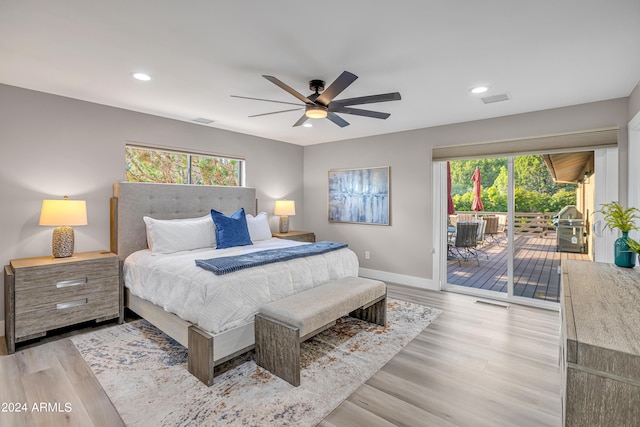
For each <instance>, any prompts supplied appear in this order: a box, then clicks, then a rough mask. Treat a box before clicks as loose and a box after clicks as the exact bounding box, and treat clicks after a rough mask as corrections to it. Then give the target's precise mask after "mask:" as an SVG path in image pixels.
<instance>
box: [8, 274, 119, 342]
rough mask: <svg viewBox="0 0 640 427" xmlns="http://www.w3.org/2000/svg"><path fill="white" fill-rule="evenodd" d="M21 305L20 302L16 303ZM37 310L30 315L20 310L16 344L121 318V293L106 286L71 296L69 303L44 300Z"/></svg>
mask: <svg viewBox="0 0 640 427" xmlns="http://www.w3.org/2000/svg"><path fill="white" fill-rule="evenodd" d="M16 303H17V301H16ZM37 306H38V307H37V309H34V307H33V306H32V307H31V309H30V310H29V311H24V312H20V311H18V308H17V307H16V320H15V336H16V342H18V341H20V338H22V337H28V336H31V335H34V334H39V333H41V332H46V331H48V330H50V329H56V328H61V327H63V326H69V325H73V324H75V323H80V322H85V321H88V320H93V319H97V318H105V319H106V318H109V317H111V318H115V317H118V316H119V314H120V313H119V311H120V308H119V304H118V292H117V289H116V292H115V293H114V291H113V290H112V289H110V288H109V286H102V287H100V289H98V288H95V289H93V290H92V292H78V293H77V294H75V295H70V294H69V295H67V299H60V298H56V301H55V302H54V301H49V302H45V301H44V300H40V301H39V302H38V304H37Z"/></svg>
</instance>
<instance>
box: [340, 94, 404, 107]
mask: <svg viewBox="0 0 640 427" xmlns="http://www.w3.org/2000/svg"><path fill="white" fill-rule="evenodd" d="M400 99H402V98H401V97H400V94H399V93H398V92H392V93H382V94H380V95H369V96H361V97H359V98H348V99H339V100H337V101H333V102H332V103H331V107H334V108H335V107H345V106H347V105H362V104H373V103H375V102H387V101H399V100H400Z"/></svg>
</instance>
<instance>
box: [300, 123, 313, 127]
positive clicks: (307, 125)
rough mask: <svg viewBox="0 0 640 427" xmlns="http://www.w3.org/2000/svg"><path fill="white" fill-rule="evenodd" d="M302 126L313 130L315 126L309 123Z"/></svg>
mask: <svg viewBox="0 0 640 427" xmlns="http://www.w3.org/2000/svg"><path fill="white" fill-rule="evenodd" d="M302 126H304V127H306V128H312V127H313V125H312V124H311V123H309V122H307V123H305V124H303V125H302Z"/></svg>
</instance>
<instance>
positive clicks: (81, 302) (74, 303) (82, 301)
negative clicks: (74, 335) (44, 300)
mask: <svg viewBox="0 0 640 427" xmlns="http://www.w3.org/2000/svg"><path fill="white" fill-rule="evenodd" d="M88 302H89V299H88V298H84V299H79V300H76V301H69V302H61V303H60V304H56V310H64V309H65V308H71V307H77V306H79V305H85V304H87V303H88Z"/></svg>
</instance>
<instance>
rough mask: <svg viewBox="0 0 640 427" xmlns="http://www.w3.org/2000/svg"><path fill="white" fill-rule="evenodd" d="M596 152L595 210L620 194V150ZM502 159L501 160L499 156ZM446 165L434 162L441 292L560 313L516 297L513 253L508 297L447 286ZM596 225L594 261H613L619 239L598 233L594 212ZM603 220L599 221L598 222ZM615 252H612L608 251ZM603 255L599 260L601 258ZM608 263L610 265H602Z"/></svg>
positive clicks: (435, 233)
mask: <svg viewBox="0 0 640 427" xmlns="http://www.w3.org/2000/svg"><path fill="white" fill-rule="evenodd" d="M639 126H640V125H639ZM593 151H594V172H595V173H596V174H597V175H596V185H595V194H594V200H595V204H596V206H600V204H602V203H606V202H607V201H609V200H606V199H607V197H606V195H607V194H618V166H617V165H618V147H609V148H599V149H593ZM496 157H499V156H496ZM504 157H507V158H508V159H509V164H510V171H509V189H508V198H509V209H508V211H509V212H508V215H509V221H508V223H509V224H513V209H514V206H513V204H514V200H513V197H514V196H513V186H514V183H513V173H512V169H513V158H514V157H516V155H505V156H504ZM446 164H447V162H446V161H440V160H436V161H432V182H433V189H432V191H433V204H432V207H433V212H432V215H433V264H432V265H433V266H434V268H433V281H434V283H435V284H437V286H438V289H439V290H441V291H449V292H456V293H462V294H467V295H472V296H476V297H481V298H486V299H491V300H497V301H503V302H512V303H516V304H522V305H527V306H532V307H539V308H544V309H549V310H558V309H559V306H560V304H559V303H556V302H551V301H545V300H538V299H535V298H527V297H521V296H516V295H513V252H512V251H510V256H509V258H508V259H509V261H508V263H509V265H508V273H509V282H508V283H509V285H508V287H507V289H508V291H507V293H502V292H496V291H488V290H485V289H475V288H465V287H464V286H456V285H448V284H447V227H446V225H445V224H446V221H445V220H446V216H445V214H446V207H447V190H446V188H447V187H446V183H447V167H446ZM593 215H594V216H595V218H594V221H592V226H591V227H592V232H593V233H594V257H595V261H599V260H601V259H607V256H609V257H611V261H610V262H612V261H613V259H612V257H613V253H611V255H607V251H606V248H609V249H610V248H612V247H613V241H615V239H616V237H617V236H615V235H614V234H613V233H611V232H610V231H604V230H599V231H596V229H598V227H602V223H601V222H598V220H600V221H601V219H600V218H601V215H600V214H599V213H596V212H594V214H593ZM599 217H600V218H599ZM508 236H509V248H513V233H508ZM609 252H612V251H609ZM598 253H600V258H598V255H597V254H598ZM602 262H609V261H602Z"/></svg>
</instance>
